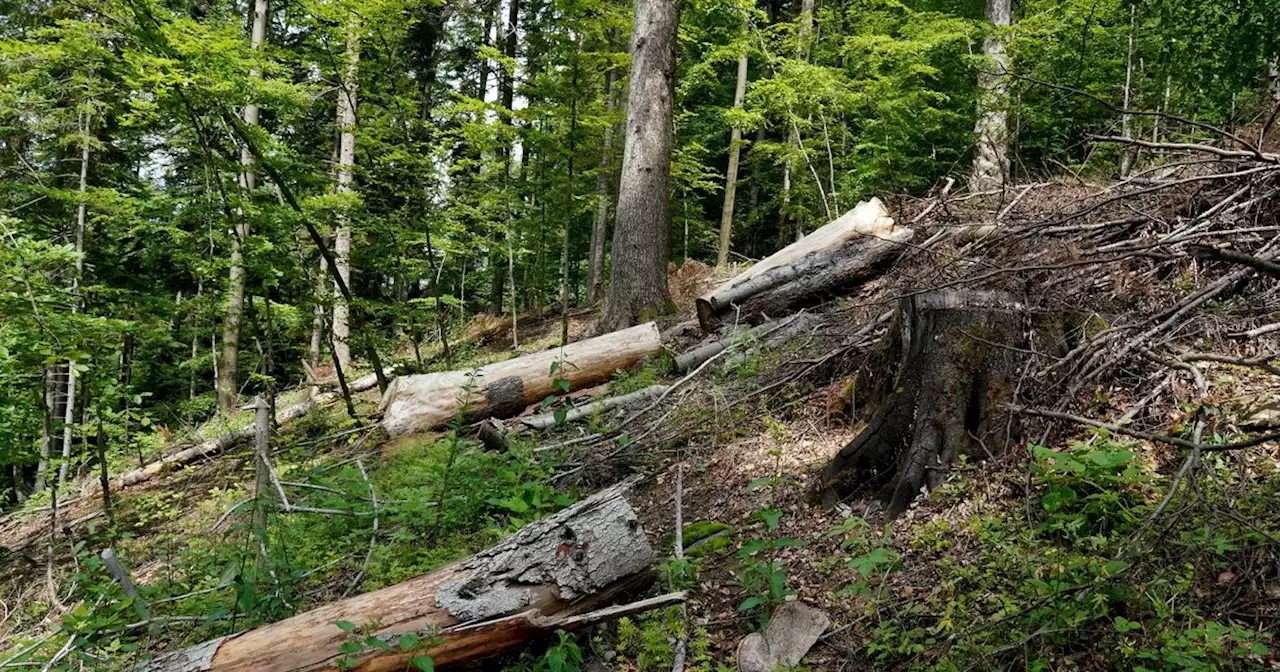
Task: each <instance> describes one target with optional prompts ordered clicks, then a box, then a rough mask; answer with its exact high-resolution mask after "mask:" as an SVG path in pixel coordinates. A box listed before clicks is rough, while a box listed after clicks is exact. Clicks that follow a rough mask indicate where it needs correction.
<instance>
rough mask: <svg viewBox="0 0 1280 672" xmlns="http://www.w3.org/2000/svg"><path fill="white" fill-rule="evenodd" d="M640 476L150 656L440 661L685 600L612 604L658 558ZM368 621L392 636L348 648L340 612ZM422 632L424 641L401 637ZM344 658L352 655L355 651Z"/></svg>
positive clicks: (260, 669) (225, 662) (207, 661)
mask: <svg viewBox="0 0 1280 672" xmlns="http://www.w3.org/2000/svg"><path fill="white" fill-rule="evenodd" d="M634 482H635V481H634V480H632V481H627V482H623V483H620V484H618V485H615V486H613V487H611V488H608V489H606V490H603V491H601V492H599V493H597V494H595V495H593V496H591V497H589V498H587V499H585V500H583V501H582V502H579V503H578V504H575V505H573V506H571V507H569V508H567V509H565V510H563V511H561V512H559V513H557V514H555V515H552V516H550V517H548V518H544V519H542V520H540V521H536V522H534V523H531V524H529V525H526V526H525V527H524V528H522V529H521V530H520V531H519V532H517V533H515V534H514V535H512V536H511V537H508V538H507V539H506V540H504V541H502V542H501V543H499V544H498V545H497V546H494V547H492V548H490V549H488V550H486V551H482V552H480V553H478V554H476V555H475V556H473V557H472V558H470V559H468V560H464V561H462V562H459V563H457V564H454V565H450V566H448V567H444V568H442V569H438V570H436V571H434V572H431V573H429V574H425V575H423V576H420V577H418V578H415V579H410V580H408V581H405V582H403V583H398V584H395V585H393V586H388V587H386V588H382V589H380V590H377V591H374V592H371V593H366V594H364V595H358V596H355V597H351V598H348V599H344V600H339V601H337V602H333V603H331V604H327V605H325V606H322V607H319V608H317V609H313V610H311V611H308V612H305V613H302V614H299V615H297V616H294V617H292V618H289V619H286V620H283V621H279V622H277V623H272V624H270V625H264V626H261V627H259V628H255V629H253V630H249V631H247V632H242V633H240V634H236V635H230V636H227V637H223V638H220V639H215V640H212V641H209V642H205V643H203V644H199V645H196V646H194V647H191V648H189V649H184V650H182V651H177V652H174V653H170V654H166V655H164V656H161V657H159V658H156V659H155V660H152V661H149V662H147V663H144V664H142V665H141V666H139V670H141V671H145V672H195V671H197V670H201V671H203V670H220V671H227V672H230V671H233V670H236V671H249V670H252V671H254V672H285V671H292V670H336V669H338V662H339V660H340V659H347V661H349V662H350V663H351V664H353V665H354V667H352V668H351V669H356V670H361V671H370V670H403V669H406V668H407V667H408V664H409V661H410V659H411V658H412V657H414V656H418V655H429V656H430V657H431V658H432V659H433V660H434V662H435V664H436V665H437V666H444V665H449V664H454V663H462V662H470V661H475V660H480V659H483V658H488V657H491V656H494V655H498V654H500V653H503V652H505V651H508V650H510V649H512V648H514V647H516V646H519V645H520V644H521V643H523V642H526V641H528V640H529V639H531V638H534V637H538V636H544V635H548V634H550V633H552V632H554V631H555V630H556V629H564V630H573V629H575V628H577V627H582V626H584V625H587V624H589V623H591V622H594V621H598V620H600V619H603V618H611V617H615V616H619V615H624V614H626V613H628V612H632V611H635V610H636V609H643V608H653V607H656V606H663V605H664V604H670V603H672V602H673V601H677V600H679V599H682V596H681V595H678V594H676V595H670V596H664V597H663V598H656V599H653V600H647V601H643V602H640V603H636V604H635V605H629V606H626V607H608V608H601V607H602V605H603V604H604V603H605V601H606V600H608V599H610V598H611V597H616V595H617V594H618V593H619V592H620V591H622V590H624V589H629V588H634V587H636V585H637V577H641V578H643V577H645V576H647V575H648V573H647V572H646V571H645V570H647V568H648V567H649V566H650V565H651V564H652V563H653V562H654V561H655V560H656V557H657V556H656V555H655V553H654V551H653V549H652V548H651V547H650V546H649V542H648V540H647V538H646V537H645V533H644V530H643V529H642V528H641V526H640V523H639V520H638V519H637V518H636V514H635V511H634V510H633V509H632V508H631V506H630V504H628V503H627V500H626V498H625V495H626V492H627V490H628V489H629V488H630V486H631V485H632V484H634ZM339 621H346V622H348V623H352V624H354V625H356V626H360V627H365V626H369V624H373V625H371V626H369V627H370V628H371V629H372V631H368V630H366V634H368V635H372V636H375V637H377V638H379V639H381V640H383V641H386V642H389V643H392V644H393V646H390V647H388V649H387V650H383V649H382V648H380V647H369V648H368V649H366V650H364V651H363V652H360V653H356V654H351V655H346V656H344V655H343V654H341V653H340V652H339V647H341V646H342V645H343V644H344V642H346V641H347V639H348V634H347V632H346V631H344V630H343V629H341V628H339V627H338V625H337V623H338V622H339ZM411 633H412V634H415V635H418V637H419V638H420V640H421V641H422V642H424V646H423V648H422V649H420V650H412V651H405V650H403V649H401V648H400V647H398V646H394V643H395V642H397V641H399V640H400V638H401V637H402V636H403V635H406V634H411ZM344 664H347V663H346V662H344Z"/></svg>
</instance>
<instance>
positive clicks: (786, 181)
mask: <svg viewBox="0 0 1280 672" xmlns="http://www.w3.org/2000/svg"><path fill="white" fill-rule="evenodd" d="M813 9H814V0H802V2H801V4H800V16H798V17H796V23H797V25H796V54H795V60H797V61H800V62H802V63H803V62H808V60H809V42H810V40H811V39H813ZM794 114H795V110H792V109H790V108H788V110H787V116H788V119H787V158H786V160H784V161H783V163H782V208H781V209H782V212H781V216H780V218H779V223H778V248H779V249H781V248H783V247H786V245H787V244H788V243H789V242H791V241H793V240H800V238H801V236H803V235H804V224H803V223H802V222H799V221H797V222H794V223H793V225H794V236H792V235H788V230H787V229H788V224H789V222H788V220H789V218H790V214H791V212H790V206H791V183H792V181H793V180H794V179H795V178H794V176H793V175H792V159H793V157H794V155H795V154H798V153H799V152H800V151H801V147H800V129H799V128H798V127H797V126H796V123H795V121H794V120H793V119H792V118H791V117H792V116H793V115H794Z"/></svg>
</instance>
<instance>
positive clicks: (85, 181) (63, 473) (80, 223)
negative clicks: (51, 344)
mask: <svg viewBox="0 0 1280 672" xmlns="http://www.w3.org/2000/svg"><path fill="white" fill-rule="evenodd" d="M80 118H81V124H80V132H81V133H82V134H83V135H84V137H83V139H82V140H81V143H80V187H79V196H80V203H79V204H78V205H77V206H76V229H75V240H76V274H75V276H74V277H73V278H72V279H71V289H72V292H73V293H74V292H75V291H76V290H77V289H78V288H79V287H80V276H81V275H83V274H84V223H85V216H86V214H87V211H88V203H87V202H86V201H85V192H86V191H87V190H88V186H89V117H88V116H87V115H84V114H81V117H80ZM79 308H80V305H79V302H75V303H73V304H72V305H71V312H72V313H75V312H77V311H78V310H79ZM76 382H77V376H76V361H75V360H74V359H73V360H70V361H68V362H67V388H66V389H67V392H66V396H67V407H66V409H65V410H64V413H65V415H64V416H63V423H62V464H60V465H58V485H59V486H61V485H62V484H63V483H65V482H66V480H67V468H68V467H69V466H71V443H72V440H73V437H74V434H75V432H74V430H73V428H74V427H75V413H76Z"/></svg>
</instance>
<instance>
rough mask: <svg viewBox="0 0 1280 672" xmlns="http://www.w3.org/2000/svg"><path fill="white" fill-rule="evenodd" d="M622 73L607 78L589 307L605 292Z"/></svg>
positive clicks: (588, 296) (609, 71)
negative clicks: (618, 84) (617, 98)
mask: <svg viewBox="0 0 1280 672" xmlns="http://www.w3.org/2000/svg"><path fill="white" fill-rule="evenodd" d="M617 79H618V73H617V71H616V70H614V69H613V68H609V70H608V71H606V72H605V75H604V107H605V117H606V118H607V119H608V121H607V123H606V124H605V127H604V139H603V140H602V141H601V143H600V171H599V172H598V173H596V212H595V219H593V220H592V222H591V245H590V247H591V251H590V255H591V259H590V262H589V266H588V269H587V303H589V304H591V305H593V306H594V305H595V304H596V303H597V302H598V301H600V299H601V295H602V293H603V291H604V252H605V250H604V248H605V240H606V238H607V236H608V235H609V210H610V207H611V206H612V205H613V197H612V195H611V194H610V193H609V185H610V182H612V180H611V179H610V175H609V159H610V153H611V151H612V150H613V126H614V125H613V121H612V119H613V114H614V111H615V108H616V105H615V104H614V97H613V96H614V92H613V89H614V86H615V84H616V82H617Z"/></svg>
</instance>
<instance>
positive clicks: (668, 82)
mask: <svg viewBox="0 0 1280 672" xmlns="http://www.w3.org/2000/svg"><path fill="white" fill-rule="evenodd" d="M676 26H677V11H676V5H675V2H674V0H636V15H635V30H634V32H633V34H632V38H631V91H630V93H629V95H628V102H627V123H626V134H625V144H624V145H623V150H622V175H621V179H620V181H619V186H618V214H617V223H616V225H615V226H614V231H613V262H612V265H611V267H610V272H609V290H608V293H607V295H606V296H605V302H604V313H603V314H602V315H601V316H600V322H599V324H598V325H597V326H596V328H597V330H598V331H601V332H607V331H614V330H617V329H622V328H625V327H628V326H631V325H633V324H636V323H637V322H639V321H641V320H644V319H649V318H652V317H656V316H657V315H658V314H660V313H663V312H665V311H666V310H667V309H668V308H669V307H670V305H671V293H670V291H669V289H668V288H667V257H668V254H669V253H670V246H671V238H670V235H671V232H670V228H671V202H670V181H671V141H672V130H673V125H674V119H673V117H672V114H673V101H674V98H675V75H676Z"/></svg>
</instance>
